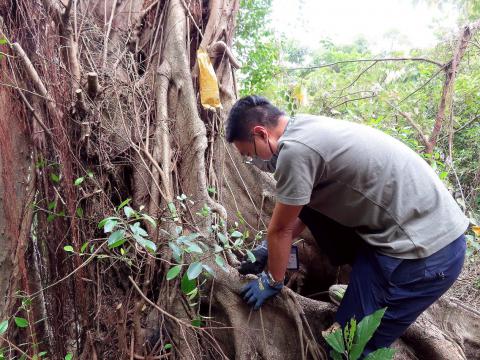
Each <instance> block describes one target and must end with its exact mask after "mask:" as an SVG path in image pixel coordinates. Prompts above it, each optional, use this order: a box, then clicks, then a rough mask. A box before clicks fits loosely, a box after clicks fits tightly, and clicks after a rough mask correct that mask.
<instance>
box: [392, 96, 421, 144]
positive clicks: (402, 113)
mask: <svg viewBox="0 0 480 360" xmlns="http://www.w3.org/2000/svg"><path fill="white" fill-rule="evenodd" d="M387 104H388V105H390V106H391V107H392V108H394V109H395V110H396V111H397V112H398V113H399V114H400V115H402V116H403V117H404V118H405V119H406V120H407V121H408V123H409V124H410V125H411V126H413V128H414V129H415V130H416V131H417V133H418V136H419V138H420V140H421V142H422V144H423V145H424V146H425V147H428V144H429V143H428V137H427V136H426V135H425V133H424V132H423V130H422V128H421V127H420V125H418V124H417V123H416V122H415V121H414V120H413V119H412V117H411V116H410V115H408V114H407V113H406V112H404V111H402V110H400V109H399V108H398V107H396V106H395V105H394V104H392V103H391V102H389V101H387Z"/></svg>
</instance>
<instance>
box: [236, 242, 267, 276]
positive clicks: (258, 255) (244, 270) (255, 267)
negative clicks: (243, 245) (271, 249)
mask: <svg viewBox="0 0 480 360" xmlns="http://www.w3.org/2000/svg"><path fill="white" fill-rule="evenodd" d="M252 253H253V255H255V261H254V262H251V261H250V260H249V259H248V256H247V255H245V258H244V259H243V261H242V263H241V264H240V267H239V268H238V272H239V273H240V274H242V275H247V274H259V273H261V272H262V271H263V269H265V266H266V265H267V260H268V250H267V240H263V241H262V242H261V243H260V245H258V246H257V247H256V248H255V249H253V250H252Z"/></svg>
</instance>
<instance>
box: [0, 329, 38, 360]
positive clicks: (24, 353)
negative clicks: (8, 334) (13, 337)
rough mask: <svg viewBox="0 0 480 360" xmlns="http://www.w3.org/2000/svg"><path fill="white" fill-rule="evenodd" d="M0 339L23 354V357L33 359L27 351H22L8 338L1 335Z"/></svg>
mask: <svg viewBox="0 0 480 360" xmlns="http://www.w3.org/2000/svg"><path fill="white" fill-rule="evenodd" d="M0 339H2V340H3V341H5V342H6V343H7V344H8V346H11V347H12V348H14V349H15V350H17V351H18V352H19V353H20V354H22V355H23V356H25V357H26V358H27V359H32V357H31V356H29V355H28V354H27V353H26V352H25V351H23V350H22V349H20V348H19V347H18V346H16V345H15V344H14V343H12V342H11V341H10V340H8V339H7V338H5V337H3V336H1V335H0Z"/></svg>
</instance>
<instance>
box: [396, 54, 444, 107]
mask: <svg viewBox="0 0 480 360" xmlns="http://www.w3.org/2000/svg"><path fill="white" fill-rule="evenodd" d="M448 65H449V63H447V64H445V65H444V66H443V67H441V68H440V69H438V70H437V71H436V72H435V74H433V75H432V76H431V77H430V79H428V80H427V81H425V82H424V83H423V84H422V85H420V86H419V87H418V88H416V89H415V90H414V91H413V92H411V93H410V94H408V95H407V96H405V97H404V98H403V99H402V100H400V101H399V102H398V103H399V104H401V103H402V102H404V101H405V100H407V99H408V98H409V97H411V96H413V95H414V94H416V93H417V92H419V91H420V90H422V89H423V88H424V87H425V86H427V85H428V84H429V83H430V82H431V81H432V80H433V79H435V78H436V77H437V75H438V74H440V73H441V72H442V71H443V70H445V68H446V67H447V66H448Z"/></svg>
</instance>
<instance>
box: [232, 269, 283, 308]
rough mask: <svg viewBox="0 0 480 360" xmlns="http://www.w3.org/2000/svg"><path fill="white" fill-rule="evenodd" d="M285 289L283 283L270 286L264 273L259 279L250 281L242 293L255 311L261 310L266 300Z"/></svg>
mask: <svg viewBox="0 0 480 360" xmlns="http://www.w3.org/2000/svg"><path fill="white" fill-rule="evenodd" d="M282 288H283V283H280V284H278V285H276V286H270V284H269V281H268V275H267V274H265V272H262V273H261V274H260V275H259V277H258V279H256V280H252V281H250V282H249V283H248V284H247V285H245V287H244V288H243V289H242V291H241V295H242V296H243V299H244V300H245V301H246V302H247V304H248V305H250V306H253V310H258V309H260V306H262V305H263V303H264V302H265V300H267V299H269V298H271V297H273V296H275V295H277V294H278V293H279V292H280V290H282Z"/></svg>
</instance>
